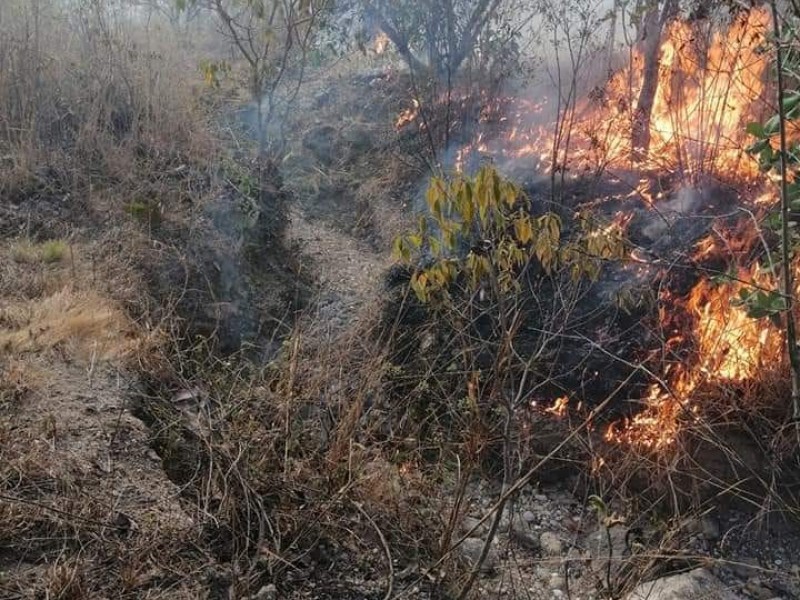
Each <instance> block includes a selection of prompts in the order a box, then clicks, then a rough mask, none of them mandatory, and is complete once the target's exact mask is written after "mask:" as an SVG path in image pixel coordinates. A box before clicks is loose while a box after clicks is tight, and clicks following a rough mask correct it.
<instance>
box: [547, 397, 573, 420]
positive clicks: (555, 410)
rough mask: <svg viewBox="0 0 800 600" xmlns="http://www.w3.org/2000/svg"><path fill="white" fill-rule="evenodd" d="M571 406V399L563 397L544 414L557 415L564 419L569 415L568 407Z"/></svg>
mask: <svg viewBox="0 0 800 600" xmlns="http://www.w3.org/2000/svg"><path fill="white" fill-rule="evenodd" d="M568 406H569V398H567V397H566V396H561V397H560V398H556V399H555V401H554V402H553V404H552V405H551V406H550V407H549V408H545V409H544V412H546V413H550V414H551V415H555V416H556V417H563V416H564V415H565V414H567V407H568Z"/></svg>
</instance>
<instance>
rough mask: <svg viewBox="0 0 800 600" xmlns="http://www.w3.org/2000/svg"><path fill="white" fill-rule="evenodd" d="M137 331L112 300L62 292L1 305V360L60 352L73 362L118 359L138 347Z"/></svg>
mask: <svg viewBox="0 0 800 600" xmlns="http://www.w3.org/2000/svg"><path fill="white" fill-rule="evenodd" d="M138 341H139V340H138V336H137V334H136V328H135V326H134V324H133V323H132V322H131V320H130V319H129V318H128V317H127V316H126V315H125V314H124V313H123V312H122V311H121V310H120V309H119V307H117V306H116V305H115V304H114V303H113V302H112V301H111V300H109V299H107V298H104V297H102V296H100V295H99V294H97V293H96V292H92V291H75V290H73V289H72V288H70V287H64V288H63V289H61V290H60V291H57V292H55V293H53V294H51V295H49V296H46V297H44V298H40V299H31V300H25V301H18V302H12V303H10V304H8V305H6V306H0V357H3V356H4V355H5V356H6V357H8V356H15V355H19V354H23V353H28V352H41V351H47V350H53V349H58V350H60V351H61V352H63V353H64V354H65V356H67V357H69V358H71V359H74V360H84V361H98V360H109V359H114V358H120V357H123V356H125V355H126V354H128V353H129V352H130V351H132V350H133V349H134V348H135V347H136V346H137V345H138Z"/></svg>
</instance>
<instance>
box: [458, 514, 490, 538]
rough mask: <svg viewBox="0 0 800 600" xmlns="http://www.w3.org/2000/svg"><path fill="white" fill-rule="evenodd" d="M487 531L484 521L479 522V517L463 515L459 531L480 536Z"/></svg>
mask: <svg viewBox="0 0 800 600" xmlns="http://www.w3.org/2000/svg"><path fill="white" fill-rule="evenodd" d="M486 532H487V527H486V523H485V522H484V523H481V522H480V519H476V518H475V517H464V520H463V521H461V533H462V534H466V533H468V534H470V535H471V536H480V535H483V534H484V533H486Z"/></svg>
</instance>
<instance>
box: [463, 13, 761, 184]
mask: <svg viewBox="0 0 800 600" xmlns="http://www.w3.org/2000/svg"><path fill="white" fill-rule="evenodd" d="M768 25H769V17H768V14H767V11H766V10H765V9H753V10H751V11H749V12H748V13H747V14H745V15H744V16H741V17H739V18H737V19H736V20H734V22H733V23H731V24H730V25H729V26H728V28H727V29H719V28H716V29H715V30H711V29H710V26H709V25H707V24H698V23H687V22H685V21H680V20H676V21H675V22H673V23H672V24H671V25H670V26H669V27H668V29H667V31H665V32H664V34H663V41H662V45H661V54H660V62H659V74H658V88H657V93H656V97H655V100H654V103H653V107H652V113H651V120H650V129H649V131H650V148H649V152H648V153H647V156H646V157H644V159H643V160H641V161H640V162H636V163H635V162H634V160H633V156H634V152H633V150H634V148H633V147H632V143H631V135H632V124H633V121H634V115H635V113H636V109H637V102H638V98H639V93H640V91H641V88H642V82H643V71H644V57H643V55H642V53H641V52H640V51H639V50H635V51H634V53H633V55H632V60H631V61H630V63H629V65H628V66H627V67H626V68H624V69H622V70H621V71H619V72H617V73H616V74H615V75H613V76H612V77H611V78H610V79H609V80H608V81H606V82H605V84H604V85H602V86H598V87H595V88H594V89H593V90H592V92H590V93H589V94H588V97H586V98H584V99H583V100H582V101H581V102H579V104H578V106H577V109H576V111H575V118H574V120H572V122H571V123H570V124H567V127H568V129H569V136H568V137H569V144H568V145H565V139H566V138H562V139H561V140H559V141H558V142H556V136H555V133H554V132H555V131H556V130H557V129H558V127H557V126H558V125H559V124H558V123H547V119H545V118H544V113H545V111H546V109H547V102H546V101H543V102H538V103H534V102H529V101H526V100H523V99H514V100H513V101H508V99H500V100H498V102H500V103H503V104H504V105H506V113H507V116H508V118H507V123H506V124H507V125H508V127H507V128H506V132H505V134H503V135H501V136H500V137H499V138H497V139H493V140H492V141H491V142H487V144H486V145H487V148H488V151H489V152H490V153H491V154H492V155H494V156H496V157H498V158H506V159H526V160H532V161H533V162H534V163H535V164H534V165H533V166H535V167H537V168H542V169H546V170H549V171H553V170H555V171H560V170H565V171H570V172H576V173H579V172H582V171H597V170H601V169H608V168H612V169H614V168H616V169H630V168H632V167H635V168H637V169H647V170H661V171H668V172H675V173H679V174H681V175H683V176H685V177H686V178H689V179H691V178H692V177H694V176H696V175H698V174H700V173H714V174H718V175H725V176H731V175H735V176H736V178H737V179H743V178H744V179H751V178H755V177H756V176H757V175H758V167H757V164H756V163H755V161H754V160H752V159H751V158H750V157H748V156H746V154H745V153H744V150H743V149H744V147H746V145H747V144H748V143H749V141H750V140H749V139H748V136H747V134H746V132H745V125H746V124H747V122H748V121H749V120H752V119H755V118H757V117H759V116H761V115H760V114H759V113H760V112H761V104H760V101H761V98H762V96H763V92H764V80H765V74H766V72H767V68H768V66H769V63H768V60H767V57H766V56H765V54H764V53H763V52H761V51H760V49H761V45H762V42H763V41H764V40H765V39H766V32H767V31H768ZM469 147H473V148H474V144H467V146H466V147H465V152H466V151H468V150H469ZM554 148H557V150H556V151H555V152H554ZM465 152H462V154H464V153H465ZM462 162H463V161H462Z"/></svg>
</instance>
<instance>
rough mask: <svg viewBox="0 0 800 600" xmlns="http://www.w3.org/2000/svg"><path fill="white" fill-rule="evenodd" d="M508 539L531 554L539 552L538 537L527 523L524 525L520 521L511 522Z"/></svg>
mask: <svg viewBox="0 0 800 600" xmlns="http://www.w3.org/2000/svg"><path fill="white" fill-rule="evenodd" d="M508 537H510V538H511V539H512V540H513V541H515V542H516V543H517V544H519V545H520V546H521V547H523V548H525V549H526V550H530V551H531V552H538V551H539V550H541V547H542V546H541V544H540V543H539V537H538V536H537V535H536V533H535V532H534V531H533V530H532V529H531V527H530V525H528V523H525V522H524V521H521V520H520V519H514V520H512V521H511V527H510V528H509V531H508Z"/></svg>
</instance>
